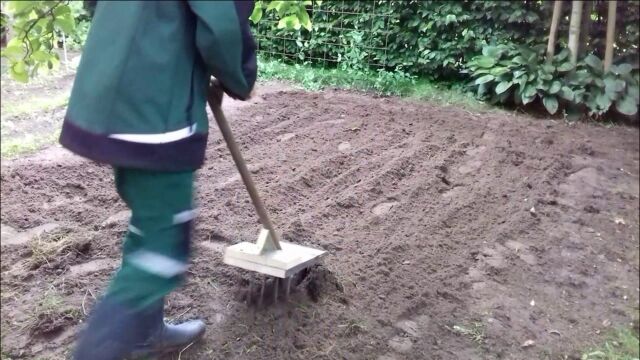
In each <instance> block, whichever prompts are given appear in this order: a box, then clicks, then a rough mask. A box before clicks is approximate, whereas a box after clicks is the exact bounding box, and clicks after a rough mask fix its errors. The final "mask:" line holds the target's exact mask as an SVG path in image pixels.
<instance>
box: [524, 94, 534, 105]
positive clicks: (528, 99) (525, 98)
mask: <svg viewBox="0 0 640 360" xmlns="http://www.w3.org/2000/svg"><path fill="white" fill-rule="evenodd" d="M535 99H536V94H535V93H534V94H533V95H530V96H524V95H523V96H522V105H527V104H529V103H531V102H532V101H533V100H535Z"/></svg>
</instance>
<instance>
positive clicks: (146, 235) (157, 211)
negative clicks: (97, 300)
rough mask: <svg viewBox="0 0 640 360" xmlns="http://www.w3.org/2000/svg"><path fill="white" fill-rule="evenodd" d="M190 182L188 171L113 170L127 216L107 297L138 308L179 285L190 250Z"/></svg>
mask: <svg viewBox="0 0 640 360" xmlns="http://www.w3.org/2000/svg"><path fill="white" fill-rule="evenodd" d="M193 180H194V172H192V171H189V172H159V171H147V170H136V169H124V168H116V169H115V182H116V188H117V190H118V194H119V195H120V197H121V198H122V200H123V201H124V202H125V203H126V204H127V206H128V207H129V208H130V209H131V220H130V222H129V229H128V232H127V235H126V237H125V239H124V244H123V250H122V265H121V267H120V269H119V270H118V272H117V273H116V275H115V276H114V278H113V279H112V281H111V284H110V286H109V288H108V290H107V295H108V296H111V297H113V298H114V299H116V300H118V301H120V302H122V303H124V304H127V305H129V306H131V307H132V308H136V309H142V308H145V307H147V306H149V305H150V304H153V303H155V302H157V301H158V300H160V299H161V298H163V297H164V296H165V295H167V294H168V293H169V292H171V291H172V290H173V289H175V288H176V287H177V286H178V285H180V283H181V282H182V280H183V277H184V273H185V271H186V269H187V264H188V260H189V253H190V240H191V239H190V237H191V225H192V220H193V218H194V211H193V207H192V206H193V204H192V202H193V200H192V199H193Z"/></svg>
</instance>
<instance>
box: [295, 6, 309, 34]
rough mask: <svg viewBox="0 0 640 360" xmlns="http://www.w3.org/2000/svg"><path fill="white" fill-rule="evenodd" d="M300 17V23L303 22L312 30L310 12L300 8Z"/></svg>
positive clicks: (305, 26)
mask: <svg viewBox="0 0 640 360" xmlns="http://www.w3.org/2000/svg"><path fill="white" fill-rule="evenodd" d="M298 19H299V20H300V24H302V26H303V27H304V28H305V29H307V31H311V19H309V13H308V12H307V10H306V9H305V8H300V10H298Z"/></svg>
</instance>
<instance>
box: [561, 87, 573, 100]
mask: <svg viewBox="0 0 640 360" xmlns="http://www.w3.org/2000/svg"><path fill="white" fill-rule="evenodd" d="M558 95H560V97H561V98H563V99H565V100H568V101H573V99H574V97H575V94H574V93H573V90H571V88H569V87H567V86H563V87H562V88H561V89H560V93H559V94H558Z"/></svg>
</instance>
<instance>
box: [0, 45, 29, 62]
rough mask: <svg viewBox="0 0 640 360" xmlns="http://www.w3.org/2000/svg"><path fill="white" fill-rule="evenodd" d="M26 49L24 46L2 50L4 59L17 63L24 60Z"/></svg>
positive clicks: (8, 47)
mask: <svg viewBox="0 0 640 360" xmlns="http://www.w3.org/2000/svg"><path fill="white" fill-rule="evenodd" d="M24 55H25V54H24V48H23V47H22V45H11V46H7V47H6V48H4V49H2V57H6V58H8V59H10V60H13V61H17V60H20V59H22V58H24Z"/></svg>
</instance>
